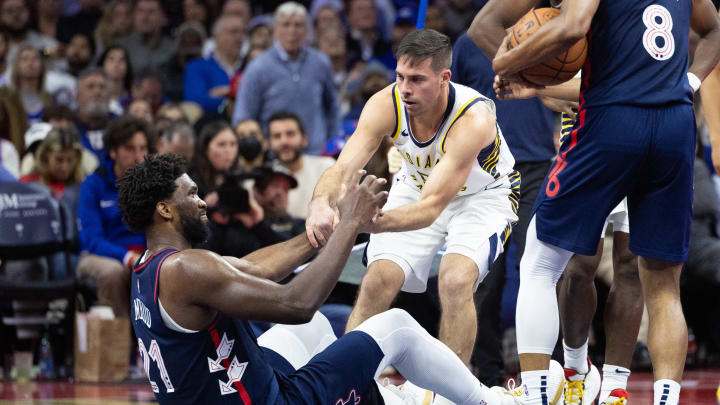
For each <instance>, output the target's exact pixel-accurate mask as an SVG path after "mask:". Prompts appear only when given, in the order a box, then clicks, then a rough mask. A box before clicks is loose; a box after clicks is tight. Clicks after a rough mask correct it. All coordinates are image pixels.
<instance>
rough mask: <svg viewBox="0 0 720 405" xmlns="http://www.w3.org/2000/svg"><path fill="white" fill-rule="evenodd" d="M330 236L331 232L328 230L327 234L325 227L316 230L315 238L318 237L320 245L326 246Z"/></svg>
mask: <svg viewBox="0 0 720 405" xmlns="http://www.w3.org/2000/svg"><path fill="white" fill-rule="evenodd" d="M329 237H330V233H329V232H328V233H327V235H326V231H325V230H323V229H317V230H316V232H315V239H317V241H318V244H319V245H320V246H325V244H326V243H327V240H328V238H329Z"/></svg>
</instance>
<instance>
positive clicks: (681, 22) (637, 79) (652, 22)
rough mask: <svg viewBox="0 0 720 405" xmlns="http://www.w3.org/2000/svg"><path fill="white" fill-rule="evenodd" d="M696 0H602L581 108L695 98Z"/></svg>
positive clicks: (592, 34) (585, 69) (591, 39)
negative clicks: (691, 72)
mask: <svg viewBox="0 0 720 405" xmlns="http://www.w3.org/2000/svg"><path fill="white" fill-rule="evenodd" d="M691 15H692V1H691V0H601V1H600V4H599V6H598V9H597V12H596V13H595V16H594V17H593V20H592V23H591V26H590V31H589V32H588V34H587V39H588V49H589V53H588V58H587V60H586V62H585V65H584V66H583V73H582V87H581V98H580V101H581V108H588V107H597V106H603V105H609V104H614V105H633V106H639V107H649V106H662V105H670V104H678V103H685V104H691V103H692V91H691V89H690V85H689V83H688V80H687V76H686V73H687V69H688V63H689V55H688V34H689V33H688V27H689V25H690V17H691Z"/></svg>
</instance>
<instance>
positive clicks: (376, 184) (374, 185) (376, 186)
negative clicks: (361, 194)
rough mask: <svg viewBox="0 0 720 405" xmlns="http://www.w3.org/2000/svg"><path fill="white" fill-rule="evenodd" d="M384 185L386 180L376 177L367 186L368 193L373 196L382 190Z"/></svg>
mask: <svg viewBox="0 0 720 405" xmlns="http://www.w3.org/2000/svg"><path fill="white" fill-rule="evenodd" d="M386 183H387V180H386V179H385V178H384V177H376V178H375V179H374V180H373V181H372V182H371V183H370V184H368V186H369V187H370V192H371V193H373V194H375V193H377V192H378V191H380V190H382V188H383V187H384V186H385V184H386Z"/></svg>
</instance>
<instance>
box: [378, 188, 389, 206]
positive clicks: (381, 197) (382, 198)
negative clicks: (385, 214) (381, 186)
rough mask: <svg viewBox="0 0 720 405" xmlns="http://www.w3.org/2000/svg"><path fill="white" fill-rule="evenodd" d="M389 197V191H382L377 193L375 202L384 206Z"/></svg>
mask: <svg viewBox="0 0 720 405" xmlns="http://www.w3.org/2000/svg"><path fill="white" fill-rule="evenodd" d="M387 199H388V192H387V191H381V192H379V193H377V194H375V202H376V203H377V206H378V207H380V208H382V207H383V206H384V205H385V203H386V202H387Z"/></svg>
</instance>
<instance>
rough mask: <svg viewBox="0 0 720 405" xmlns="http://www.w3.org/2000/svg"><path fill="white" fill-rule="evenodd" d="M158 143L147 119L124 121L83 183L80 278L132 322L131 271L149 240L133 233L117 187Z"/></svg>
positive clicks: (111, 130)
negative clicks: (92, 284)
mask: <svg viewBox="0 0 720 405" xmlns="http://www.w3.org/2000/svg"><path fill="white" fill-rule="evenodd" d="M153 143H154V139H153V131H152V129H151V127H150V126H149V124H148V123H147V122H145V121H144V120H142V119H138V118H134V117H129V116H128V117H122V118H118V119H117V120H115V121H113V122H112V123H111V124H110V126H109V127H108V130H107V132H106V133H105V146H106V148H107V156H106V158H105V159H104V161H103V163H102V164H101V166H100V167H99V168H98V170H97V171H96V172H95V173H94V174H92V175H90V176H88V178H87V179H85V181H84V182H83V183H82V188H81V191H80V203H79V207H78V219H79V224H80V248H81V250H82V251H83V252H84V254H83V257H82V259H80V263H79V264H78V268H77V274H78V275H79V276H88V277H90V278H92V279H94V280H95V281H96V283H97V288H98V301H99V302H100V303H101V304H105V305H110V306H112V308H113V311H114V312H115V315H116V316H128V311H129V309H130V303H129V281H130V268H132V266H133V265H135V263H136V262H137V261H138V259H139V258H140V255H141V254H142V252H143V250H144V249H145V236H144V235H143V234H140V233H135V232H132V231H130V230H129V229H128V228H127V226H126V225H125V224H124V223H123V222H122V218H121V216H120V210H119V209H118V205H117V198H118V194H117V193H118V190H117V186H116V181H117V179H118V178H120V177H121V176H122V175H123V174H124V173H125V171H126V170H127V169H129V168H131V167H134V166H135V165H136V164H137V163H138V162H141V161H142V160H143V159H144V157H145V156H146V155H147V154H148V153H149V152H150V149H151V147H152V145H153Z"/></svg>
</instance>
